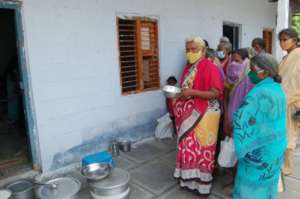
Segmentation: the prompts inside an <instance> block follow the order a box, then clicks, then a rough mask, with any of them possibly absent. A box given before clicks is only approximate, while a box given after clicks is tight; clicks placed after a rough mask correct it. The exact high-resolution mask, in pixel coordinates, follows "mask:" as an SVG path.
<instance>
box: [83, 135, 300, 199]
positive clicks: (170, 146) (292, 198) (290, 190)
mask: <svg viewBox="0 0 300 199" xmlns="http://www.w3.org/2000/svg"><path fill="white" fill-rule="evenodd" d="M175 155H176V142H175V141H174V140H170V139H168V140H150V141H148V142H145V143H143V144H140V145H138V146H136V148H133V149H132V151H131V152H130V153H126V154H125V153H121V155H120V156H119V157H117V158H116V159H115V162H116V166H117V167H119V168H123V169H126V170H128V171H129V172H130V174H131V182H130V187H131V194H130V199H185V198H189V199H196V198H197V199H199V198H201V197H199V196H198V195H195V194H194V193H191V192H189V191H186V190H182V189H180V188H179V187H178V186H177V183H176V180H175V179H174V178H173V170H174V167H175ZM296 163H297V167H296V171H295V174H294V175H293V176H291V177H287V178H286V179H285V182H286V184H287V191H286V192H285V193H282V194H279V197H278V198H279V199H299V195H300V148H299V149H298V151H297V156H296ZM228 181H230V178H229V177H228V176H227V175H224V174H222V175H220V174H219V175H217V177H215V179H214V184H213V191H212V194H211V195H210V196H209V197H207V199H229V198H230V197H229V194H228V192H230V189H227V190H224V189H223V188H222V187H223V185H224V184H226V183H228ZM80 198H81V199H91V196H90V194H89V192H88V190H87V189H86V188H84V189H83V190H82V192H81V196H80Z"/></svg>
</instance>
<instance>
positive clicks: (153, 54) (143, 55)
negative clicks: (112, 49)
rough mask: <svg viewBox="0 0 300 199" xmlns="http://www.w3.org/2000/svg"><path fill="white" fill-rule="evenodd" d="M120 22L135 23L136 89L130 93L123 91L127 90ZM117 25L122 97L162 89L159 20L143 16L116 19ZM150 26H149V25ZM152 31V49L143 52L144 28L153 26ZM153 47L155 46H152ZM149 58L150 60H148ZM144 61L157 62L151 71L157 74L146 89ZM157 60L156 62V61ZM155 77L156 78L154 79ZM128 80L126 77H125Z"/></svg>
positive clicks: (154, 74)
mask: <svg viewBox="0 0 300 199" xmlns="http://www.w3.org/2000/svg"><path fill="white" fill-rule="evenodd" d="M120 20H132V21H135V40H136V41H135V50H136V52H135V61H136V63H135V64H136V71H135V75H136V88H135V90H130V91H123V90H124V89H126V87H124V85H123V83H124V82H123V79H124V75H123V74H122V69H123V68H122V67H123V65H122V60H121V47H122V46H121V44H120V25H119V22H120ZM116 24H117V36H118V41H117V42H118V56H119V70H120V86H121V94H122V95H131V94H138V93H142V92H147V91H154V90H159V89H160V54H159V33H158V19H155V18H150V17H141V16H134V17H128V16H127V17H124V16H122V17H120V16H117V17H116ZM147 24H148V25H147ZM151 24H152V26H153V27H152V29H151V28H149V29H150V30H151V32H153V34H150V40H149V42H150V49H149V50H143V49H142V35H141V32H142V27H148V26H151ZM151 36H153V37H154V39H153V40H151ZM151 45H154V47H153V46H151ZM147 57H148V58H147ZM144 60H150V62H151V61H153V62H155V63H156V65H155V64H153V65H152V67H150V68H149V69H151V70H154V71H155V72H154V73H153V74H150V75H151V77H150V76H149V77H150V78H151V80H150V81H149V82H150V87H149V88H146V87H145V78H144V64H143V62H144ZM154 60H155V61H154ZM153 76H154V77H153ZM125 78H126V77H125Z"/></svg>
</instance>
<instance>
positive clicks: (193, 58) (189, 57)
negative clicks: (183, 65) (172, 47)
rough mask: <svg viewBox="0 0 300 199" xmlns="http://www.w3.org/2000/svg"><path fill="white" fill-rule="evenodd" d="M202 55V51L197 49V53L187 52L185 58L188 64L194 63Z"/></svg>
mask: <svg viewBox="0 0 300 199" xmlns="http://www.w3.org/2000/svg"><path fill="white" fill-rule="evenodd" d="M201 57H202V51H201V50H199V52H197V53H193V52H188V53H186V59H187V61H188V62H189V63H190V64H194V63H196V62H197V61H198V60H199V59H200V58H201Z"/></svg>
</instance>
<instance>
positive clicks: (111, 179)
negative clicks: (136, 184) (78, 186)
mask: <svg viewBox="0 0 300 199" xmlns="http://www.w3.org/2000/svg"><path fill="white" fill-rule="evenodd" d="M129 180H130V174H129V173H128V172H127V171H125V170H123V169H119V168H114V169H112V171H111V173H110V175H109V176H108V177H107V178H105V179H103V180H100V181H90V180H89V181H88V185H89V189H90V192H91V193H92V194H93V195H96V196H114V195H118V194H122V193H124V192H126V191H127V190H128V188H129Z"/></svg>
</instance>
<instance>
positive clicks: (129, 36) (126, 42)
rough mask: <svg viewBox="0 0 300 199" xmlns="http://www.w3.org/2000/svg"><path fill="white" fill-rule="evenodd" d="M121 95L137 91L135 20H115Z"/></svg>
mask: <svg viewBox="0 0 300 199" xmlns="http://www.w3.org/2000/svg"><path fill="white" fill-rule="evenodd" d="M117 23H118V32H119V53H120V72H121V85H122V93H128V92H132V91H136V90H137V89H138V77H137V71H138V69H137V60H136V58H137V56H136V23H135V20H128V19H120V18H118V19H117Z"/></svg>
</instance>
